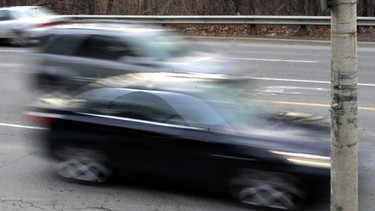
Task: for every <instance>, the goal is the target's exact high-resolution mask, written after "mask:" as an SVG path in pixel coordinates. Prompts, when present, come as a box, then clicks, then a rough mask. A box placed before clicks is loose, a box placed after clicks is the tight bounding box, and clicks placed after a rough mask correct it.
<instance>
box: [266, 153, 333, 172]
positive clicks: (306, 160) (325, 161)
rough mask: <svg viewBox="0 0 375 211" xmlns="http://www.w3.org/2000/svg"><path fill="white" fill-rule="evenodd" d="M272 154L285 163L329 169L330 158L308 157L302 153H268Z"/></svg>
mask: <svg viewBox="0 0 375 211" xmlns="http://www.w3.org/2000/svg"><path fill="white" fill-rule="evenodd" d="M270 152H271V153H272V154H275V155H278V156H281V157H283V158H285V159H286V160H287V161H289V162H291V163H293V164H296V165H300V166H310V167H316V168H327V169H329V168H331V158H330V157H328V156H320V155H310V154H304V153H293V152H282V151H275V150H271V151H270Z"/></svg>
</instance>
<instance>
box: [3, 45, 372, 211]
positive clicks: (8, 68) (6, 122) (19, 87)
mask: <svg viewBox="0 0 375 211" xmlns="http://www.w3.org/2000/svg"><path fill="white" fill-rule="evenodd" d="M197 42H200V43H201V44H202V45H205V46H206V47H208V48H210V49H211V50H215V51H218V52H221V53H223V54H224V55H226V57H227V58H231V59H233V60H234V61H236V63H237V64H238V65H239V67H240V68H241V69H242V70H245V71H244V72H243V74H244V75H245V76H246V77H251V78H252V79H253V82H254V84H255V89H254V90H249V91H252V92H254V95H255V97H256V98H257V99H261V100H263V101H264V104H265V105H267V106H270V107H272V108H275V109H286V110H293V111H298V112H309V113H313V114H316V115H322V116H325V117H329V115H330V113H329V103H330V48H329V46H326V45H321V44H319V43H306V42H304V43H298V42H280V43H277V42H272V43H269V42H259V41H252V40H230V39H229V40H206V39H204V40H199V41H197ZM358 50H359V52H358V55H359V66H358V67H359V70H360V74H359V106H360V110H359V125H360V128H359V140H360V144H359V179H360V188H359V193H360V210H372V209H373V207H375V177H374V176H373V175H375V153H373V152H375V144H374V143H373V140H374V136H375V132H374V131H375V130H374V128H375V122H374V115H375V97H374V95H373V91H374V90H375V75H374V74H375V72H374V71H373V69H374V62H373V58H375V48H374V47H361V48H359V49H358ZM32 51H33V49H32V48H11V47H7V46H0V86H1V88H0V102H1V107H0V137H1V138H0V146H1V147H0V178H1V179H0V210H5V211H8V210H16V211H17V210H27V211H29V210H31V211H33V210H69V211H70V210H85V211H97V210H140V211H148V210H150V211H156V210H163V211H164V210H183V211H184V210H223V211H224V210H247V209H245V208H244V207H242V206H240V205H239V204H237V203H236V202H235V201H233V200H232V199H231V198H230V197H228V196H227V195H226V194H222V193H214V192H209V191H201V190H194V189H193V190H192V189H187V188H182V187H178V186H171V185H168V186H166V185H164V184H153V183H144V182H140V181H134V180H128V181H123V182H114V183H110V184H105V185H101V186H92V185H91V186H90V185H83V184H77V183H72V182H69V181H65V180H63V179H61V178H59V177H57V176H56V175H55V174H54V173H53V171H52V168H51V166H50V165H49V163H48V162H47V161H46V160H45V159H44V158H43V157H41V153H40V151H39V148H38V147H37V146H36V145H35V143H34V142H33V137H34V134H35V133H37V132H40V131H41V130H40V129H39V128H35V127H33V126H32V125H30V124H29V123H28V122H27V121H25V120H24V118H23V115H22V112H23V111H24V110H25V107H26V106H27V105H28V104H29V103H30V102H32V100H33V99H34V97H35V96H36V95H37V93H35V92H33V91H32V90H31V89H30V86H29V84H28V75H27V73H28V71H29V70H30V69H31V68H32V66H33V65H34V63H33V62H32V58H31V57H30V55H29V54H28V52H32ZM328 194H329V193H328ZM304 210H307V211H313V210H329V195H328V196H327V195H324V194H322V195H321V196H319V197H316V198H314V199H312V200H311V201H310V202H309V204H308V205H307V206H306V208H305V209H304Z"/></svg>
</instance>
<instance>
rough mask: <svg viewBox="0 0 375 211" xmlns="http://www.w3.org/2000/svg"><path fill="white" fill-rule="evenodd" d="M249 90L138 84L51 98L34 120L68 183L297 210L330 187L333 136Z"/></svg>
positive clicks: (191, 78) (227, 82) (182, 77)
mask: <svg viewBox="0 0 375 211" xmlns="http://www.w3.org/2000/svg"><path fill="white" fill-rule="evenodd" d="M121 81H122V82H121ZM116 84H117V86H118V87H116ZM247 84H249V82H248V81H244V80H243V79H235V78H227V77H223V76H216V77H215V76H213V75H202V74H177V73H174V74H172V73H147V74H146V73H144V74H130V75H126V76H122V77H114V78H109V79H103V80H101V81H98V82H97V83H95V84H92V85H91V86H90V87H91V89H90V90H87V91H85V92H83V93H81V94H79V95H78V96H76V97H73V98H61V97H52V96H50V97H45V98H42V99H41V100H40V101H38V103H36V104H35V105H34V106H32V107H30V109H29V111H28V117H29V118H30V119H31V120H33V121H36V122H39V123H43V124H45V125H46V126H48V128H49V130H48V131H47V134H46V136H45V137H44V146H45V148H46V149H47V152H48V154H49V155H50V156H51V157H53V158H55V160H56V161H57V172H58V174H59V175H61V176H63V177H66V178H70V179H74V180H79V181H88V182H103V181H105V180H107V179H108V178H109V177H110V176H113V175H116V176H121V175H132V174H136V175H138V176H140V177H142V176H143V177H148V178H153V179H156V178H167V179H171V180H178V181H185V182H187V183H189V184H190V183H192V184H194V183H196V184H204V185H208V186H209V187H211V186H214V187H218V188H219V189H221V190H226V191H227V190H229V192H230V193H231V194H232V195H233V196H234V197H235V198H236V199H237V200H239V201H240V202H242V203H244V204H247V205H254V206H260V207H271V208H276V209H291V210H292V209H298V208H299V207H300V206H301V205H302V204H303V202H304V200H305V198H306V194H307V193H308V191H309V190H310V189H309V188H310V187H314V186H315V185H316V184H318V183H320V182H322V181H325V182H326V181H329V176H330V145H329V128H327V127H325V125H324V124H323V123H322V121H321V120H322V119H319V118H312V116H306V115H305V116H301V115H296V114H293V113H276V114H275V113H270V112H267V111H262V108H260V107H259V106H257V105H255V104H251V103H250V102H249V99H248V98H247V97H249V96H248V95H247V93H246V92H245V93H244V92H243V89H242V88H243V86H242V85H247ZM108 85H110V86H114V87H106V86H108ZM123 85H126V86H127V87H128V88H121V87H120V86H123ZM240 87H242V88H240ZM172 90H173V91H172ZM200 187H205V186H203V185H200Z"/></svg>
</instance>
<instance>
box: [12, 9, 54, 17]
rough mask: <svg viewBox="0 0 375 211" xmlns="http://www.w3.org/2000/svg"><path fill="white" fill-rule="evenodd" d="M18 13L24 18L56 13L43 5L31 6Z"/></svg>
mask: <svg viewBox="0 0 375 211" xmlns="http://www.w3.org/2000/svg"><path fill="white" fill-rule="evenodd" d="M18 15H19V16H20V17H22V18H39V17H44V16H50V15H54V13H53V12H52V11H50V10H48V9H46V8H43V7H31V8H27V9H24V10H20V11H18Z"/></svg>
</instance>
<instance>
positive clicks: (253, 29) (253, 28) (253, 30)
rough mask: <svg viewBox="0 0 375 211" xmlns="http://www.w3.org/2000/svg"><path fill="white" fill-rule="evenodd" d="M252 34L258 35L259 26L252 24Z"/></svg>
mask: <svg viewBox="0 0 375 211" xmlns="http://www.w3.org/2000/svg"><path fill="white" fill-rule="evenodd" d="M249 26H250V36H254V37H255V36H257V34H258V33H257V26H256V25H253V24H250V25H249Z"/></svg>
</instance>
